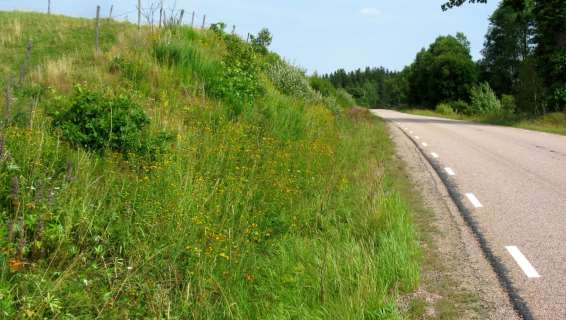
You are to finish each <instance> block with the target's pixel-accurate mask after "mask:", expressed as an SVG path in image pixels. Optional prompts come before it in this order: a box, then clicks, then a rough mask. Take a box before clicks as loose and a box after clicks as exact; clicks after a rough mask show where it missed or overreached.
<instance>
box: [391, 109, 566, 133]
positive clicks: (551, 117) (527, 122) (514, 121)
mask: <svg viewBox="0 0 566 320" xmlns="http://www.w3.org/2000/svg"><path fill="white" fill-rule="evenodd" d="M402 111H403V112H407V113H411V114H416V115H421V116H429V117H441V118H448V119H455V120H463V121H471V122H478V123H485V124H494V125H500V126H508V127H515V128H523V129H529V130H536V131H543V132H548V133H555V134H561V135H566V112H554V113H549V114H546V115H544V116H539V117H530V118H528V117H520V116H516V115H510V116H505V115H488V116H466V115H462V114H452V115H451V114H442V113H439V112H435V111H432V110H424V109H404V110H402Z"/></svg>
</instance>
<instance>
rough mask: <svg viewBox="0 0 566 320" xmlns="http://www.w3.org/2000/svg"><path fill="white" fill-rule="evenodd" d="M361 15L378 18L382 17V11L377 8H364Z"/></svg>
mask: <svg viewBox="0 0 566 320" xmlns="http://www.w3.org/2000/svg"><path fill="white" fill-rule="evenodd" d="M360 14H361V15H362V16H366V17H378V16H380V15H381V10H379V9H377V8H363V9H362V10H360Z"/></svg>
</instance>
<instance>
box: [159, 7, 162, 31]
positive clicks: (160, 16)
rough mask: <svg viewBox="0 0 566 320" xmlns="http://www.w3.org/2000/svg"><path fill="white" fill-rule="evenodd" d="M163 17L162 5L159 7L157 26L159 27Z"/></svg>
mask: <svg viewBox="0 0 566 320" xmlns="http://www.w3.org/2000/svg"><path fill="white" fill-rule="evenodd" d="M162 18H163V7H161V9H159V28H161V19H162Z"/></svg>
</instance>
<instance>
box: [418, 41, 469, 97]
mask: <svg viewBox="0 0 566 320" xmlns="http://www.w3.org/2000/svg"><path fill="white" fill-rule="evenodd" d="M459 38H460V39H457V38H456V37H453V36H441V37H438V38H437V39H436V41H435V42H434V43H433V44H431V45H430V47H429V48H428V50H424V49H423V50H421V52H419V53H418V54H417V57H416V59H415V62H414V63H413V64H412V65H411V67H410V72H409V78H408V81H409V99H410V101H411V102H412V103H414V104H417V105H424V106H427V107H434V106H436V104H438V103H439V102H443V101H455V100H468V98H469V96H468V93H469V90H470V88H471V87H472V86H473V85H474V84H475V83H476V82H477V75H478V73H477V68H476V65H475V64H474V62H473V61H472V57H471V55H470V49H469V48H468V47H466V45H465V44H466V43H467V39H466V38H465V36H464V35H463V34H462V35H460V36H459Z"/></svg>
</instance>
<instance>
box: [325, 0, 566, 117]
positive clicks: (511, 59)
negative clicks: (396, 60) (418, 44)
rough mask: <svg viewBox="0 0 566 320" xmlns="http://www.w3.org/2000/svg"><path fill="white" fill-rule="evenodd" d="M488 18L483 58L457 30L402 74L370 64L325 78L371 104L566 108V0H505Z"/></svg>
mask: <svg viewBox="0 0 566 320" xmlns="http://www.w3.org/2000/svg"><path fill="white" fill-rule="evenodd" d="M458 4H461V2H458V1H455V5H458ZM489 21H490V27H489V30H488V32H487V35H486V40H485V44H484V49H483V50H482V55H483V57H482V59H480V61H477V62H474V61H473V60H472V57H471V54H470V43H469V41H468V40H467V38H466V36H465V35H464V34H463V33H458V34H456V35H454V36H451V35H448V36H440V37H438V38H437V39H436V40H435V41H434V43H432V44H431V45H430V46H429V47H428V48H426V49H425V48H423V49H422V50H421V51H420V52H419V53H418V54H417V55H416V58H415V61H414V62H413V63H412V64H411V65H409V66H408V67H406V68H405V69H404V70H403V71H401V72H392V71H388V70H386V69H384V68H376V69H371V68H366V69H365V70H364V71H362V70H356V71H354V72H345V71H344V70H338V71H336V72H334V73H332V74H329V75H325V76H323V77H324V78H326V79H328V80H329V81H330V82H332V83H333V84H334V85H335V86H336V87H338V88H344V89H345V90H346V91H348V92H349V93H350V94H352V95H353V96H354V97H355V98H356V100H357V102H358V104H360V105H363V106H368V107H397V106H404V105H410V106H413V107H420V108H427V109H435V108H437V109H438V110H439V111H442V112H458V113H465V114H486V113H489V114H493V113H505V114H513V115H517V114H520V115H540V114H545V113H548V112H556V111H566V2H564V1H563V0H547V1H536V0H504V1H502V2H501V4H500V5H499V7H498V8H497V10H496V11H495V12H494V13H493V14H492V16H491V17H490V19H489Z"/></svg>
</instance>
